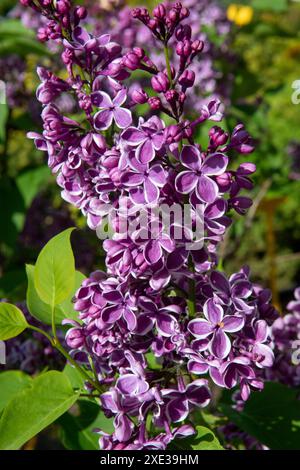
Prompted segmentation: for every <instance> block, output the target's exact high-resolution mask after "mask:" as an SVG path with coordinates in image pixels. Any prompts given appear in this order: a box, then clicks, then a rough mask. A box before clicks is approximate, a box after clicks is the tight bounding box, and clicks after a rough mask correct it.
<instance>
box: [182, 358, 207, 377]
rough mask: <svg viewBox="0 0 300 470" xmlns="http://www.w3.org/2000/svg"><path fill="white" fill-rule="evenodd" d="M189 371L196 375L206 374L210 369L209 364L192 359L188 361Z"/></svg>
mask: <svg viewBox="0 0 300 470" xmlns="http://www.w3.org/2000/svg"><path fill="white" fill-rule="evenodd" d="M187 367H188V371H189V372H190V373H191V374H196V375H201V374H206V372H207V371H208V369H209V366H208V364H206V363H205V362H199V361H194V360H191V361H189V362H188V366H187Z"/></svg>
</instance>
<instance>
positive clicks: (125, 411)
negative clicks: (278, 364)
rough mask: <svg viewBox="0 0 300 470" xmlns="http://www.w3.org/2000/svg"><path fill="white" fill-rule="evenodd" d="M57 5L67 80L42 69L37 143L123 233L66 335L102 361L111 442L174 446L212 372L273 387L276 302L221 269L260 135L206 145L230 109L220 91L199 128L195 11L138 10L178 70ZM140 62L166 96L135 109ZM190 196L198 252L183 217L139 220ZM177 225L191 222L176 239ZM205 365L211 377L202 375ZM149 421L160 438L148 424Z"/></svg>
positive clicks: (186, 430) (89, 358)
mask: <svg viewBox="0 0 300 470" xmlns="http://www.w3.org/2000/svg"><path fill="white" fill-rule="evenodd" d="M29 3H30V4H31V3H32V2H31V1H30V0H29ZM32 6H33V7H34V8H35V9H39V8H38V6H37V5H36V4H34V5H32ZM50 10H51V11H50ZM50 10H49V11H48V10H47V11H45V10H44V9H43V11H42V13H43V14H44V15H46V17H47V15H48V19H49V20H50V21H49V25H48V26H47V28H44V29H43V30H42V31H41V32H40V35H42V36H43V39H44V40H48V39H51V40H56V41H57V43H58V44H59V45H60V47H62V48H63V52H62V59H63V63H64V64H65V67H66V70H67V73H68V76H67V79H66V80H65V81H61V80H60V79H59V78H58V77H56V76H55V75H54V74H52V73H46V72H45V71H43V72H42V76H41V78H42V82H43V83H42V85H41V87H40V88H39V92H38V97H39V99H40V100H41V101H42V102H43V106H44V109H43V113H42V119H43V127H44V129H43V134H42V135H38V134H30V136H29V137H31V138H33V139H34V140H35V142H36V145H37V146H38V148H40V149H42V150H44V151H46V152H47V153H48V164H49V166H50V168H51V169H52V171H53V173H55V174H56V175H57V183H58V185H59V186H60V187H61V188H62V197H63V198H64V199H65V200H67V201H68V202H69V203H71V204H73V205H74V206H75V207H77V208H79V209H80V210H81V211H82V213H83V215H84V216H86V218H87V223H88V226H89V227H90V228H92V229H93V230H95V229H97V228H99V226H100V224H102V223H104V224H110V225H111V227H112V229H113V231H114V234H113V236H112V237H111V239H107V240H105V242H104V244H103V247H104V250H105V251H106V260H105V263H106V268H107V272H106V273H104V272H102V271H95V272H94V273H92V274H91V275H90V277H89V278H87V279H85V280H84V281H83V283H82V285H81V287H80V289H79V290H78V291H77V292H76V294H75V298H74V308H75V310H76V311H77V312H78V318H79V320H80V321H81V322H79V321H78V322H74V321H72V322H70V324H71V328H70V329H69V331H68V333H67V335H66V341H67V343H68V346H69V347H70V348H71V354H72V355H73V357H74V359H75V360H76V359H77V358H78V360H80V362H81V364H84V365H85V367H86V368H90V367H91V363H92V364H93V370H94V373H95V374H96V377H97V380H98V382H99V384H101V386H102V387H103V390H104V392H103V394H101V396H100V400H101V405H102V409H103V410H104V412H105V414H106V415H107V416H108V417H113V419H114V432H113V433H112V434H111V435H110V436H107V435H106V434H104V433H102V434H101V437H100V445H101V447H102V448H105V449H147V448H149V449H151V448H157V449H164V448H166V446H167V445H168V444H169V443H170V442H171V441H172V440H173V439H174V438H177V437H178V438H179V437H184V436H185V435H191V434H192V433H193V432H194V431H193V428H192V425H191V424H186V425H184V426H182V427H180V428H178V427H177V426H176V423H177V422H181V421H182V420H185V419H186V420H187V422H188V423H189V421H188V420H189V418H190V416H191V414H192V413H193V412H194V409H195V408H196V407H199V406H200V407H204V406H207V405H208V403H209V401H210V397H211V390H210V386H209V382H208V378H209V377H210V378H211V380H212V381H213V382H214V383H215V384H216V385H217V386H218V387H221V388H232V387H238V388H239V389H240V390H241V394H242V397H243V399H247V398H248V396H249V393H250V391H251V390H257V389H261V387H262V380H261V371H262V370H264V368H266V367H269V366H271V364H272V360H273V356H272V352H270V351H271V348H272V343H271V333H270V330H269V328H268V325H267V323H266V320H265V319H264V318H261V315H262V317H263V315H264V314H265V313H266V312H268V311H269V298H268V297H267V296H265V295H264V294H263V293H261V292H257V290H255V289H254V287H253V286H252V284H251V282H250V280H249V270H248V269H247V268H243V269H242V270H241V271H240V272H239V273H235V274H233V275H232V276H230V277H229V278H227V276H226V275H225V274H221V273H219V272H218V271H216V266H217V263H218V257H217V248H218V245H219V243H220V241H221V240H222V237H223V235H224V233H225V232H226V228H227V227H228V226H229V224H230V220H231V219H230V217H229V213H228V210H229V209H231V208H232V207H233V208H235V209H236V211H237V212H239V213H241V214H242V213H244V212H245V209H246V208H247V207H249V205H250V203H251V202H249V198H246V197H245V196H243V195H241V191H242V190H244V189H246V190H248V189H251V188H250V187H251V180H250V175H251V173H253V171H254V167H253V165H251V164H248V163H244V164H242V165H243V166H242V165H241V166H240V167H239V168H238V170H236V171H235V170H228V163H229V151H232V150H234V151H236V152H238V153H241V154H248V153H249V152H250V151H251V150H252V145H251V143H252V141H251V139H250V137H249V135H248V133H247V132H246V131H245V130H244V128H243V126H237V127H236V128H235V130H234V131H233V133H232V135H229V134H228V133H226V132H225V131H223V130H222V129H221V128H220V127H217V126H214V127H213V128H212V129H211V131H210V133H209V139H208V140H209V142H208V145H207V148H204V147H203V148H200V147H199V146H198V145H197V144H196V142H195V136H196V130H197V127H198V126H200V125H201V124H202V123H203V122H205V121H209V120H212V121H221V120H222V114H223V113H222V112H221V109H220V102H219V101H218V100H217V99H216V98H215V97H211V99H208V100H207V102H206V103H203V102H202V103H201V106H200V108H199V109H198V111H197V110H196V111H195V116H194V117H193V119H194V120H193V121H192V122H191V121H189V120H188V119H187V116H186V114H185V109H186V105H187V103H188V101H187V93H188V90H192V89H193V86H194V84H195V83H197V74H196V72H195V70H193V69H192V67H193V64H194V63H195V61H196V60H197V59H198V58H200V57H201V54H202V53H203V50H204V47H205V44H204V42H203V40H202V39H201V38H199V37H194V35H193V31H192V28H191V26H190V25H189V24H188V17H189V10H188V9H187V8H186V7H184V6H183V5H181V4H180V3H175V4H166V5H159V6H157V7H156V8H155V9H154V10H153V14H152V16H151V15H150V13H149V12H148V10H146V9H145V8H137V9H134V10H133V12H132V16H133V17H134V18H136V19H137V20H139V21H140V22H141V23H142V24H143V25H144V27H145V28H147V29H148V31H149V34H152V35H153V37H155V40H156V42H157V44H160V46H162V45H167V46H168V47H169V48H172V49H173V51H174V54H173V59H174V60H172V63H171V65H170V67H166V65H167V64H162V63H161V62H160V59H159V58H157V57H155V56H154V57H152V55H151V57H148V56H147V55H146V54H145V52H144V51H143V50H142V49H141V48H139V47H135V46H136V45H135V44H133V45H132V48H131V49H130V50H128V49H125V50H122V47H121V46H120V45H119V44H118V43H116V42H115V40H114V38H112V37H110V35H108V34H102V32H100V33H99V34H98V33H97V34H92V33H90V32H87V30H86V29H85V27H84V24H83V22H84V21H85V20H86V11H85V10H84V9H83V10H81V9H80V8H79V9H77V8H75V9H72V7H71V5H68V8H65V9H64V12H63V13H62V12H61V11H58V9H57V6H56V4H54V3H53V4H51V8H50ZM50 13H51V14H50ZM62 25H63V26H64V27H62ZM78 69H79V70H80V72H81V74H78ZM135 70H142V71H143V72H147V74H148V76H149V79H148V85H149V86H152V90H153V93H152V94H153V95H154V96H151V97H150V98H149V97H148V93H146V92H144V93H142V92H139V94H138V97H137V100H135V101H134V100H133V99H132V102H129V103H128V104H125V100H126V96H127V89H125V87H124V80H125V79H129V78H132V77H131V76H132V73H133V71H135ZM194 74H195V76H194ZM177 79H178V80H177ZM134 84H135V79H134ZM61 93H67V94H71V95H72V97H73V99H74V100H75V103H76V109H77V111H78V115H79V116H80V118H79V117H78V118H76V116H75V117H74V115H72V116H71V115H69V113H68V112H66V111H64V112H63V111H62V110H61V109H60V103H59V101H58V99H59V97H60V95H61ZM132 96H133V95H132ZM135 96H136V95H135ZM52 97H53V98H55V103H53V102H52V99H51V100H50V98H52ZM144 100H145V101H144ZM139 101H141V102H147V103H148V105H149V108H150V110H149V116H148V117H147V119H139V121H138V122H137V120H136V119H135V115H134V113H132V111H131V110H132V108H133V106H135V104H136V102H139ZM129 108H130V109H129ZM160 112H163V113H165V114H166V115H168V116H169V118H172V122H174V124H171V125H170V124H169V125H167V124H166V122H165V119H162V116H163V114H161V115H160V116H158V115H157V114H158V113H160ZM113 123H116V124H117V126H116V127H118V128H120V129H121V131H120V130H118V129H116V128H115V126H114V124H113ZM123 128H124V129H123ZM182 146H183V148H182V151H181V147H182ZM187 202H188V203H189V212H190V215H191V220H192V225H193V226H194V225H195V224H196V221H197V218H196V214H197V206H198V205H200V207H201V209H203V214H204V226H205V235H204V236H202V235H201V236H199V238H200V239H201V240H200V241H201V246H200V247H199V248H198V245H197V249H194V250H193V249H192V248H191V246H190V244H189V243H188V242H191V241H192V240H194V239H193V235H192V234H191V232H192V230H190V229H188V228H186V227H184V222H183V221H179V222H178V221H176V220H172V221H171V223H170V227H169V228H170V229H171V230H170V231H169V233H166V230H165V227H164V226H163V224H162V221H161V220H160V217H159V216H157V215H153V214H151V217H150V219H148V220H147V224H146V226H145V227H139V226H136V225H135V223H136V219H137V213H138V212H142V213H143V214H144V213H145V214H147V213H148V212H149V211H150V209H153V208H154V209H159V208H160V207H161V205H163V204H165V205H166V206H167V207H171V206H172V205H173V204H178V205H179V206H180V207H181V208H183V207H184V205H185V204H186V203H187ZM107 206H110V208H111V207H112V208H113V215H112V214H111V213H110V212H109V209H108V207H107ZM124 207H126V209H127V213H126V216H125V218H127V221H128V222H129V223H131V224H132V225H133V226H134V227H135V228H134V230H128V231H126V233H124V232H122V231H120V230H119V229H120V227H121V226H122V223H123V222H124V211H123V209H124ZM178 227H180V228H184V229H185V230H183V231H182V233H181V235H180V236H178V237H177V236H176V235H175V232H176V230H175V229H176V228H178ZM145 234H146V236H145ZM197 237H198V236H196V237H195V238H196V241H197V242H198V241H199V240H198V238H197ZM191 286H192V287H193V295H192V293H191ZM191 304H192V305H191ZM149 356H151V357H152V360H153V359H154V361H155V362H156V367H153V365H152V364H151V361H150V359H149ZM193 373H195V374H199V375H202V376H203V377H201V378H200V379H198V380H194V378H193V377H192V375H191V374H193ZM150 421H151V422H152V425H153V426H154V428H155V429H159V430H160V431H159V432H156V433H149V432H148V431H147V430H146V424H147V423H148V422H150Z"/></svg>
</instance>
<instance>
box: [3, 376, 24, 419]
mask: <svg viewBox="0 0 300 470" xmlns="http://www.w3.org/2000/svg"><path fill="white" fill-rule="evenodd" d="M31 382H32V378H31V377H30V375H27V374H25V373H24V372H21V371H19V370H8V371H4V372H1V374H0V390H1V393H0V412H1V411H2V410H3V408H4V407H5V406H6V405H7V404H8V402H9V401H10V400H11V399H12V398H13V397H14V396H15V395H16V394H17V393H18V392H20V391H21V390H23V389H24V388H26V387H30V385H31Z"/></svg>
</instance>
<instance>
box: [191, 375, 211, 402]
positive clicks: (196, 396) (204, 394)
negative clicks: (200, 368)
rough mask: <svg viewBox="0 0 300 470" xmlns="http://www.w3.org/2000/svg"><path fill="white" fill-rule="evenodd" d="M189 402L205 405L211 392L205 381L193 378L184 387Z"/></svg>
mask: <svg viewBox="0 0 300 470" xmlns="http://www.w3.org/2000/svg"><path fill="white" fill-rule="evenodd" d="M186 395H187V397H188V400H189V402H191V403H193V405H196V406H201V407H204V406H207V405H208V403H209V402H210V399H211V394H210V391H209V388H208V386H207V381H206V380H203V379H198V380H194V382H192V383H190V384H189V385H188V386H187V389H186Z"/></svg>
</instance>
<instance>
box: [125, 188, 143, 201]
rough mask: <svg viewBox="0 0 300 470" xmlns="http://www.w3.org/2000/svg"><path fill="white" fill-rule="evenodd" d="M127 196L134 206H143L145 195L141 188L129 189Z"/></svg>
mask: <svg viewBox="0 0 300 470" xmlns="http://www.w3.org/2000/svg"><path fill="white" fill-rule="evenodd" d="M129 196H130V198H131V200H132V202H133V203H134V204H137V205H140V204H145V203H146V200H145V195H144V191H143V189H142V188H131V189H130V191H129Z"/></svg>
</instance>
